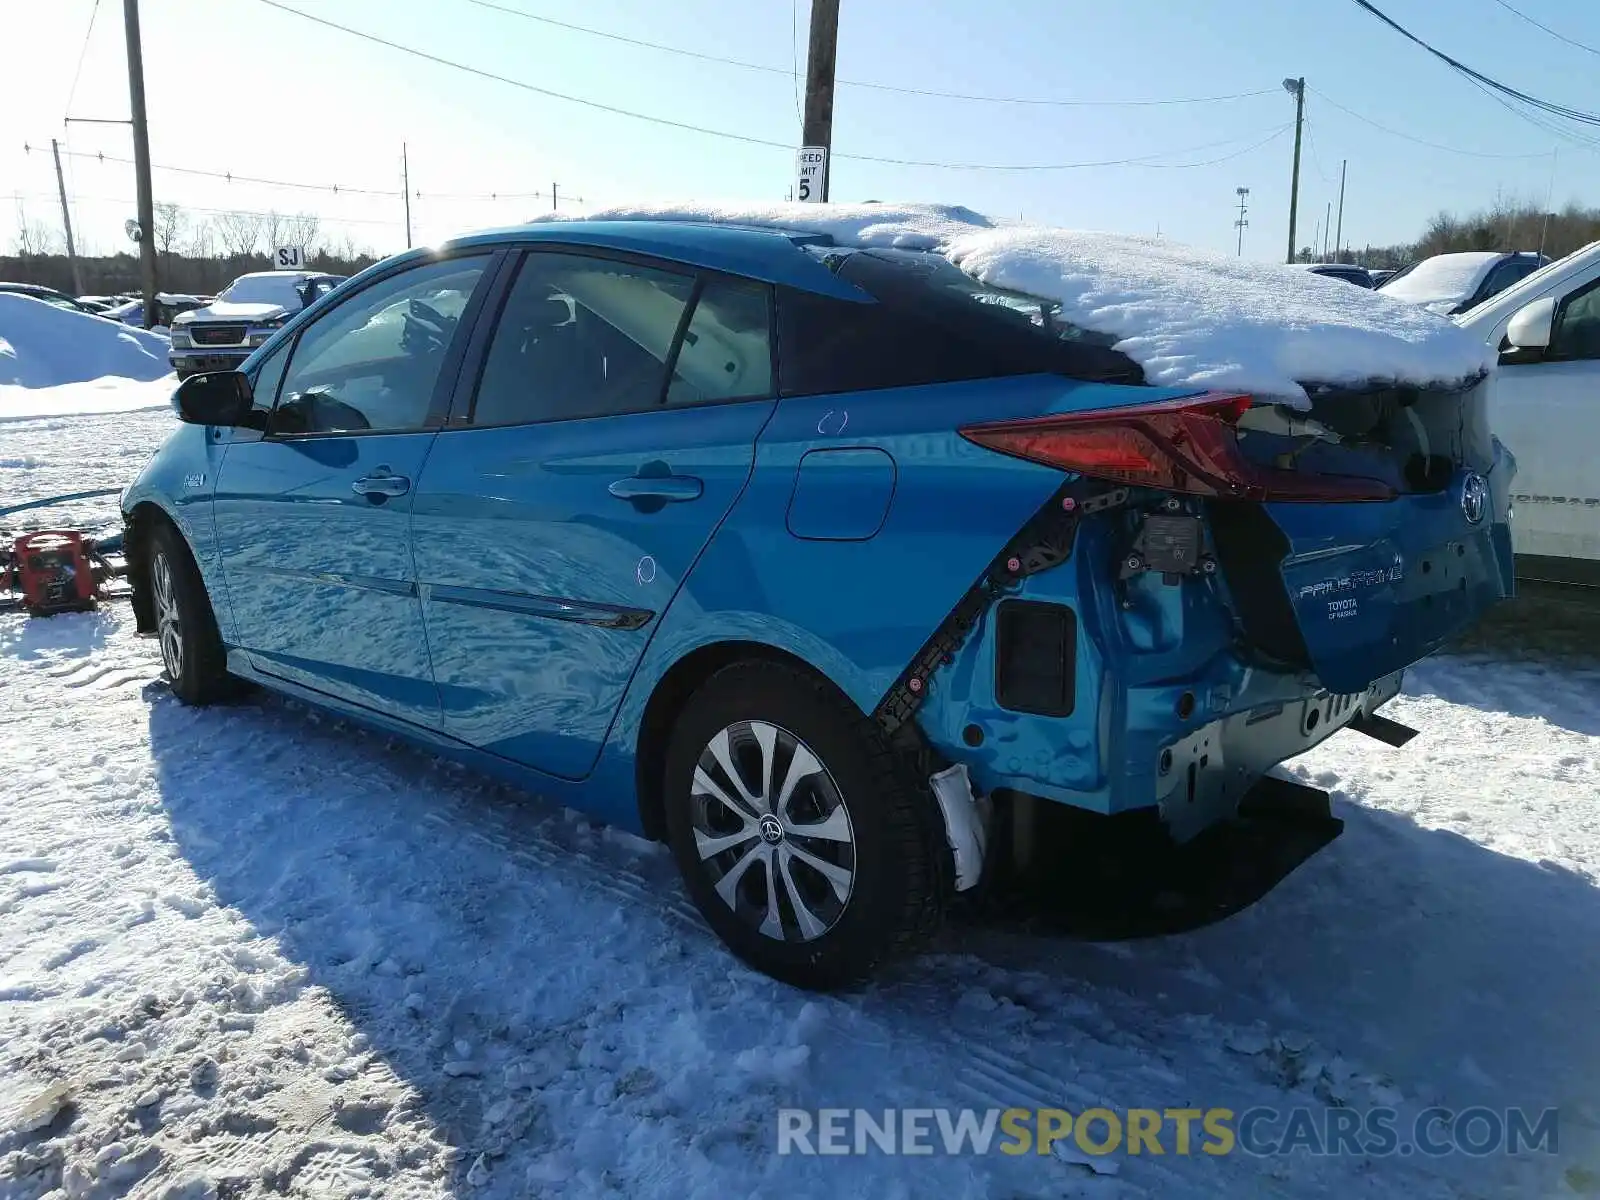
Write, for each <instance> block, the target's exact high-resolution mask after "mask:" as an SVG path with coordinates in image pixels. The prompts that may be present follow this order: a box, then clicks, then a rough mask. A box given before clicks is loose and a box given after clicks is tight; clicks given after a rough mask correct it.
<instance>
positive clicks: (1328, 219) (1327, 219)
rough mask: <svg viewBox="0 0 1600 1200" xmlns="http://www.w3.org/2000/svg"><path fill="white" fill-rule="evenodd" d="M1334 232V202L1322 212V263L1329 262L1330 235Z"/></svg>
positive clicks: (1330, 202) (1329, 203) (1329, 202)
mask: <svg viewBox="0 0 1600 1200" xmlns="http://www.w3.org/2000/svg"><path fill="white" fill-rule="evenodd" d="M1332 232H1333V201H1332V200H1329V201H1328V206H1327V207H1326V208H1325V209H1323V210H1322V261H1323V262H1327V261H1328V235H1329V234H1330V233H1332Z"/></svg>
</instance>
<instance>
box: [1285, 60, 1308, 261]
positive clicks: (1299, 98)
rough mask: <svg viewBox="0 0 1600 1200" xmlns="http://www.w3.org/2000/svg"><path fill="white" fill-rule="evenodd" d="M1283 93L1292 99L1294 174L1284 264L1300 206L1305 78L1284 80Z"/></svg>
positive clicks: (1292, 254)
mask: <svg viewBox="0 0 1600 1200" xmlns="http://www.w3.org/2000/svg"><path fill="white" fill-rule="evenodd" d="M1283 88H1284V91H1286V92H1288V93H1289V94H1290V95H1291V96H1293V97H1294V174H1293V175H1292V176H1291V177H1290V180H1289V257H1288V258H1287V259H1285V260H1284V261H1286V262H1293V261H1294V224H1295V217H1296V216H1297V215H1298V209H1299V206H1300V135H1301V131H1302V129H1303V128H1304V126H1305V119H1306V80H1305V76H1303V75H1302V76H1301V77H1300V78H1299V79H1285V80H1284V81H1283Z"/></svg>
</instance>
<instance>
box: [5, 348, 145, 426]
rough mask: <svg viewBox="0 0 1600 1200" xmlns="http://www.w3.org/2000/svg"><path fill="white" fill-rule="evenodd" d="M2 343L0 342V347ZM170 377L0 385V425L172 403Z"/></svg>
mask: <svg viewBox="0 0 1600 1200" xmlns="http://www.w3.org/2000/svg"><path fill="white" fill-rule="evenodd" d="M3 345H4V343H0V346H3ZM0 353H3V351H0ZM3 361H4V359H0V362H3ZM175 386H176V384H175V382H174V380H173V379H171V378H170V377H168V376H162V377H161V378H160V379H152V380H136V379H119V378H117V377H116V376H110V375H108V376H105V377H103V378H100V379H92V380H90V381H89V382H87V383H63V384H60V385H58V386H57V387H15V386H8V385H5V384H0V424H3V423H5V422H8V421H31V420H35V419H37V418H40V417H82V416H89V415H91V414H94V413H123V412H140V411H142V410H144V409H151V408H166V407H168V406H169V405H170V404H171V403H172V389H173V388H174V387H175Z"/></svg>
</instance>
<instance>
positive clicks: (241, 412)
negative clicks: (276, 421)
mask: <svg viewBox="0 0 1600 1200" xmlns="http://www.w3.org/2000/svg"><path fill="white" fill-rule="evenodd" d="M172 400H173V404H174V405H175V406H176V407H177V410H178V416H179V418H180V419H182V420H184V421H187V422H188V423H189V424H190V425H226V426H233V425H242V424H244V423H245V419H246V418H247V417H248V416H249V414H250V405H251V403H252V401H253V397H252V395H251V392H250V381H249V380H248V379H246V378H245V377H244V376H243V375H241V374H240V373H239V372H238V371H215V372H212V373H210V374H207V375H191V376H189V378H187V379H185V380H184V381H183V382H182V383H180V384H179V385H178V390H177V392H176V393H175V394H174V395H173V397H172Z"/></svg>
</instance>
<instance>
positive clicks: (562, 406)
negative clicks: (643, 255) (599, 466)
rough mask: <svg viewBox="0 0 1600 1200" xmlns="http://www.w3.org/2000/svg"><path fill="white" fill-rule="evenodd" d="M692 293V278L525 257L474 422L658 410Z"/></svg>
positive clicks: (498, 329) (604, 261) (587, 260)
mask: <svg viewBox="0 0 1600 1200" xmlns="http://www.w3.org/2000/svg"><path fill="white" fill-rule="evenodd" d="M693 294H694V278H693V276H691V275H686V274H678V273H676V272H673V271H665V270H660V269H657V268H655V267H646V266H639V265H636V264H633V263H626V262H619V261H616V260H613V259H608V258H592V257H589V256H586V255H581V254H569V253H565V252H552V253H545V252H543V251H538V252H533V253H529V254H527V255H525V256H524V258H523V261H522V264H521V267H520V268H519V270H518V272H517V278H516V280H515V282H513V284H512V286H511V290H510V292H509V293H508V294H507V296H506V301H505V305H504V306H503V307H502V309H501V311H500V319H499V322H498V324H497V325H496V326H495V331H494V335H493V337H492V338H491V339H490V342H489V351H488V354H487V355H486V356H485V359H484V365H483V372H482V374H481V375H480V376H479V379H478V388H477V395H476V397H475V399H474V401H473V409H472V424H474V425H520V424H529V423H532V422H538V421H562V420H571V419H574V418H578V417H600V416H612V415H615V414H618V413H630V412H643V411H645V410H648V409H652V408H658V407H659V406H660V404H661V397H662V392H663V389H664V388H665V387H666V382H667V362H668V360H669V359H670V358H671V356H672V347H673V344H674V343H675V342H676V341H677V337H678V328H679V326H680V325H682V323H683V314H684V310H685V309H686V308H687V307H688V305H689V301H690V299H691V298H692V297H693Z"/></svg>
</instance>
